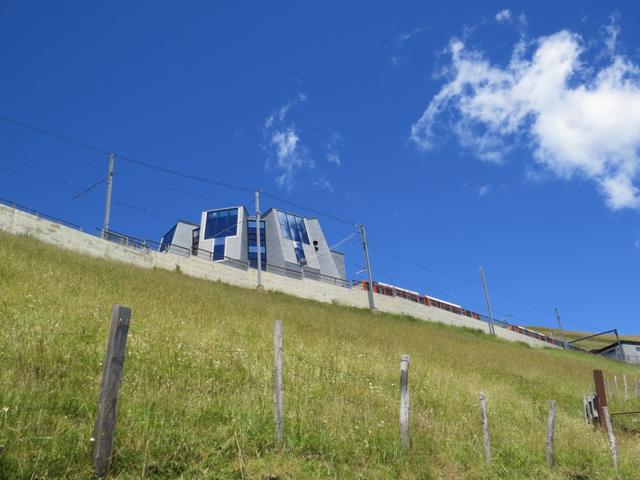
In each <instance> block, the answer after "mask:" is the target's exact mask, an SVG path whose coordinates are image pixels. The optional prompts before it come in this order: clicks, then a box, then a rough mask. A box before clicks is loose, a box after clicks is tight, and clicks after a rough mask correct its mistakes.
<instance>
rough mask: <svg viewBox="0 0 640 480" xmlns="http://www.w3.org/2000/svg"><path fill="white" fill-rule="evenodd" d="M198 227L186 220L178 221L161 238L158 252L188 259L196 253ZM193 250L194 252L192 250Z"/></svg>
mask: <svg viewBox="0 0 640 480" xmlns="http://www.w3.org/2000/svg"><path fill="white" fill-rule="evenodd" d="M198 231H199V226H198V225H196V224H195V223H191V222H187V221H186V220H178V222H177V223H176V224H175V225H174V226H173V227H172V228H171V230H169V231H168V232H167V233H165V234H164V235H163V236H162V240H160V249H159V250H160V251H161V252H169V253H175V254H177V255H182V256H183V257H188V256H189V255H191V254H193V252H194V251H197V248H198V241H197V235H198V233H197V232H198ZM194 248H195V250H194Z"/></svg>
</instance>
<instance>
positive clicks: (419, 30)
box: [396, 26, 427, 47]
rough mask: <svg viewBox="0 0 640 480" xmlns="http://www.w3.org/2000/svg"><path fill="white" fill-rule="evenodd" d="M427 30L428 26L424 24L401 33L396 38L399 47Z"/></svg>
mask: <svg viewBox="0 0 640 480" xmlns="http://www.w3.org/2000/svg"><path fill="white" fill-rule="evenodd" d="M426 30H427V27H426V26H422V27H416V28H414V29H413V30H411V31H410V32H405V33H401V34H399V35H398V37H397V38H396V43H397V44H398V46H399V47H401V46H402V44H403V43H405V42H407V41H409V40H411V39H412V38H413V37H415V36H416V35H419V34H421V33H422V32H424V31H426Z"/></svg>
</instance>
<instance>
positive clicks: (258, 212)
mask: <svg viewBox="0 0 640 480" xmlns="http://www.w3.org/2000/svg"><path fill="white" fill-rule="evenodd" d="M261 234H262V232H261V230H260V192H259V191H257V190H256V246H257V247H258V264H257V265H256V266H257V267H258V286H257V288H258V290H260V289H261V288H263V287H262V245H261V239H260V236H261Z"/></svg>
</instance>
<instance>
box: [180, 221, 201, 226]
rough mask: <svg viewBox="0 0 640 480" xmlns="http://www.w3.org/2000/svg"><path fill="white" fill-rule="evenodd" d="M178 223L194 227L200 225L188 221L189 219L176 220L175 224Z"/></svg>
mask: <svg viewBox="0 0 640 480" xmlns="http://www.w3.org/2000/svg"><path fill="white" fill-rule="evenodd" d="M178 223H186V224H187V225H192V226H194V227H199V226H200V224H198V223H193V222H190V221H189V220H178V221H177V222H176V225H177V224H178Z"/></svg>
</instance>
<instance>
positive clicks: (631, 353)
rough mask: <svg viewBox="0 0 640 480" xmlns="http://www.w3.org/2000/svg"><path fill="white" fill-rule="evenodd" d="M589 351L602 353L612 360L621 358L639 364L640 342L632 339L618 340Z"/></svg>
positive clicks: (597, 353)
mask: <svg viewBox="0 0 640 480" xmlns="http://www.w3.org/2000/svg"><path fill="white" fill-rule="evenodd" d="M591 353H595V354H596V355H603V356H605V357H609V358H611V359H613V360H622V361H624V362H627V363H631V364H633V365H640V342H636V341H634V340H620V345H618V342H615V343H612V344H611V345H607V346H606V347H602V348H598V349H595V350H591Z"/></svg>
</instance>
